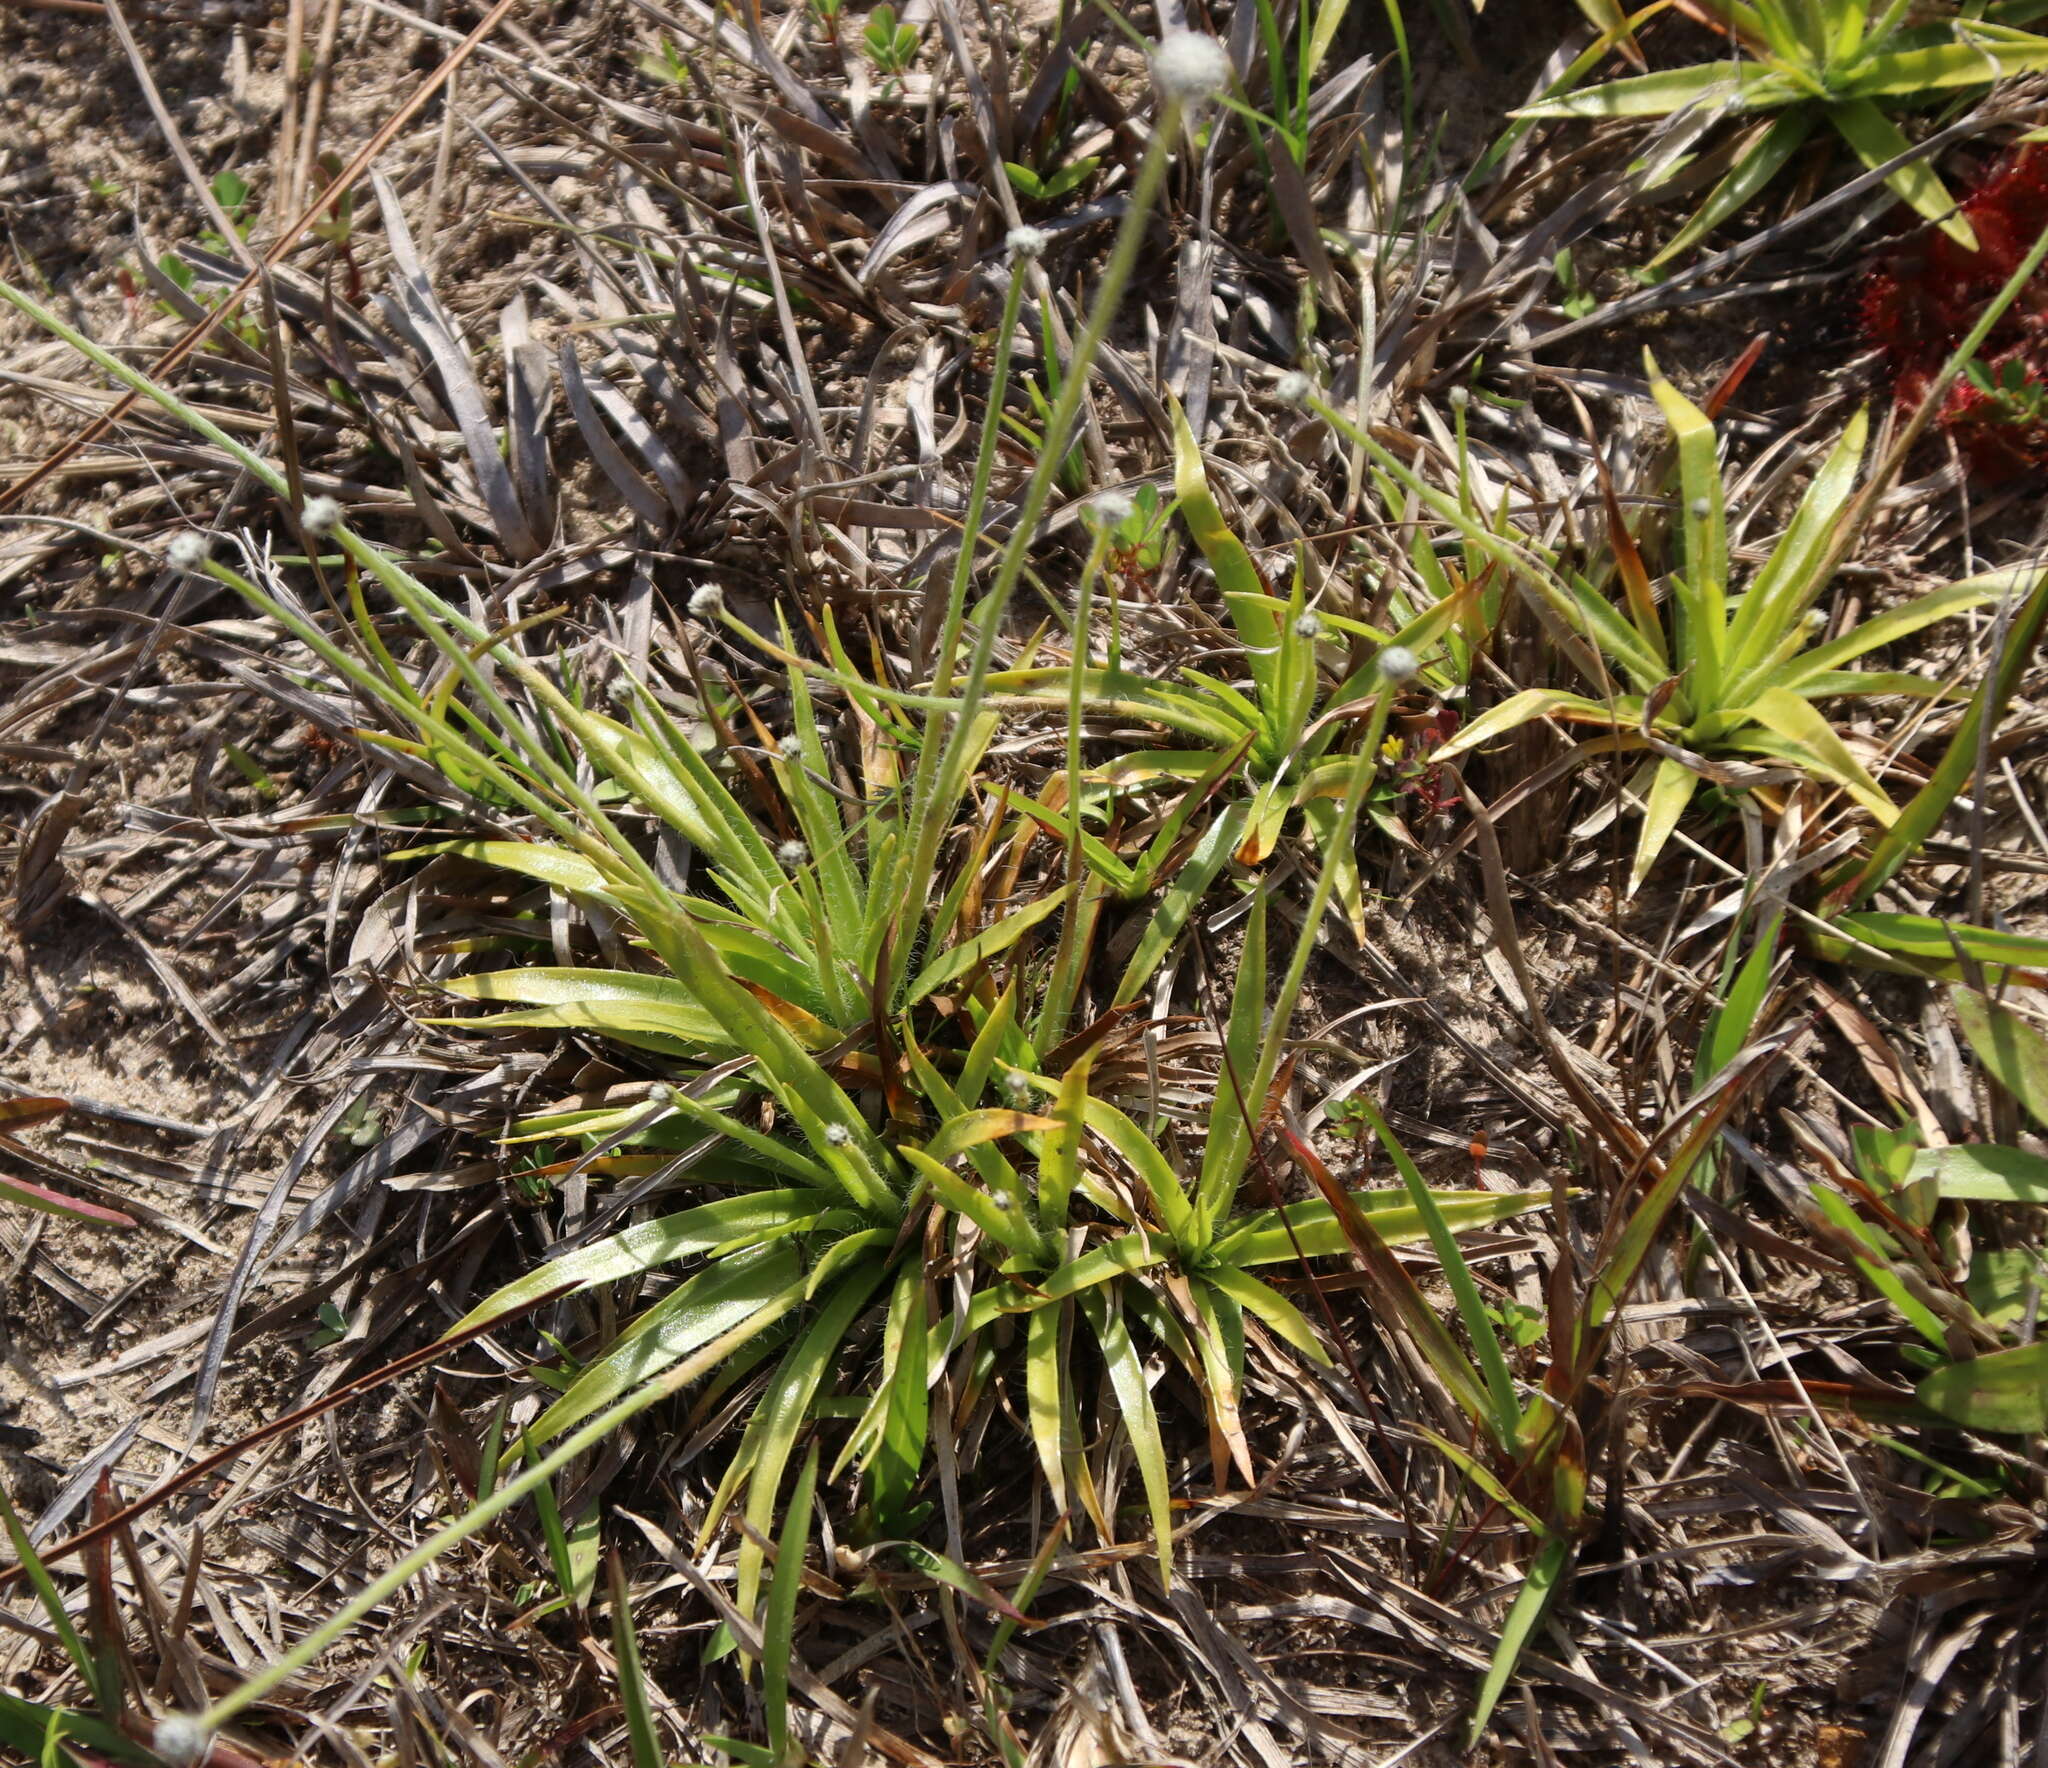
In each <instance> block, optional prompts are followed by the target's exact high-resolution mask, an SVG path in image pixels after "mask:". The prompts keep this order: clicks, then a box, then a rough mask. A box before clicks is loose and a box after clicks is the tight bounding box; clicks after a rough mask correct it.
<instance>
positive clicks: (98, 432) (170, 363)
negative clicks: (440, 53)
mask: <svg viewBox="0 0 2048 1768" xmlns="http://www.w3.org/2000/svg"><path fill="white" fill-rule="evenodd" d="M513 4H514V0H492V3H491V6H490V9H489V10H488V11H487V12H485V14H484V16H483V17H482V18H481V19H479V20H478V21H477V23H476V25H475V26H474V28H473V29H472V30H471V31H470V33H469V35H468V36H467V37H465V38H463V40H462V42H461V43H460V44H459V45H457V46H456V48H454V49H453V50H451V51H450V52H449V53H448V54H447V55H446V56H445V57H444V58H443V59H442V62H441V65H440V66H439V67H437V68H436V69H435V70H434V71H433V72H432V73H431V74H429V75H428V76H427V77H426V79H425V80H423V81H422V82H421V83H420V84H419V86H418V87H417V88H415V89H414V91H413V94H412V96H411V97H410V98H408V99H406V101H405V102H404V103H403V104H401V105H400V106H399V107H398V109H397V110H395V111H394V112H392V114H391V115H390V116H389V117H388V118H386V119H385V121H384V123H383V124H382V126H381V127H379V128H378V130H377V132H376V133H375V134H374V135H372V136H371V137H370V139H369V140H368V141H367V142H366V143H365V144H364V145H363V147H362V148H361V149H360V150H359V151H358V152H357V154H356V155H355V157H354V158H353V159H352V160H350V161H349V163H348V164H347V165H346V166H345V167H344V168H343V169H342V171H341V173H340V175H339V176H338V177H337V178H336V179H335V181H334V184H335V187H337V188H339V189H342V190H346V189H348V188H349V186H351V185H352V184H354V183H355V181H356V180H357V179H358V178H360V177H361V176H362V175H363V173H364V172H365V171H367V170H368V169H369V168H370V166H372V165H373V164H374V163H375V162H376V160H377V157H378V155H380V154H381V153H383V151H384V150H385V148H387V147H388V146H390V144H391V143H392V142H393V141H394V140H395V139H396V138H397V136H398V133H399V131H400V130H401V129H403V128H404V127H405V125H406V124H407V123H409V122H411V121H412V119H413V118H414V117H416V116H417V115H419V113H420V112H421V111H422V110H423V109H424V108H425V107H426V104H427V101H428V100H429V99H431V98H432V97H433V96H434V94H435V93H436V92H438V91H440V89H441V88H442V87H443V86H444V85H445V84H447V82H448V81H449V80H450V79H452V78H453V77H454V75H455V72H456V70H457V69H458V68H460V67H461V66H462V64H463V63H464V62H465V61H467V60H468V59H469V58H470V56H471V55H472V54H474V53H475V51H476V48H477V46H478V45H479V44H480V43H482V42H483V40H484V39H485V38H486V37H488V36H489V35H490V34H491V32H492V31H494V30H496V29H497V27H498V25H499V23H500V22H501V21H502V20H503V19H504V18H505V16H506V14H508V13H509V12H510V11H511V10H512V7H513ZM308 139H309V141H310V140H311V139H312V136H311V134H310V133H309V136H308ZM327 207H328V199H327V198H326V197H325V195H323V196H321V197H320V198H319V199H317V200H316V201H315V202H314V203H313V204H312V205H311V206H310V207H309V208H307V209H306V210H305V211H304V212H303V213H302V214H301V215H300V216H299V217H298V219H297V220H295V221H294V222H293V223H292V225H291V226H290V227H288V228H286V229H285V230H284V232H283V233H281V234H280V235H279V236H278V238H277V240H276V241H275V242H274V243H273V244H272V245H271V246H270V248H269V249H268V250H267V251H265V253H264V254H263V260H262V263H261V265H259V266H258V267H256V268H255V269H252V270H250V271H249V273H248V274H247V275H245V276H244V277H243V278H242V280H241V281H240V282H238V283H237V284H236V285H235V286H234V288H233V289H231V290H230V291H229V292H228V294H227V295H226V296H225V297H224V298H223V299H222V300H221V301H220V302H218V303H217V304H216V305H215V306H214V307H213V308H212V309H211V310H210V311H209V312H208V314H207V316H206V318H205V319H204V320H203V321H201V322H200V323H199V324H198V325H197V326H194V327H193V328H192V329H191V330H189V331H187V332H186V334H185V335H184V336H183V337H182V338H180V339H179V340H178V342H177V343H175V344H173V345H172V346H171V348H170V349H169V350H167V351H165V352H164V354H163V355H162V356H160V357H158V358H157V360H156V362H155V363H154V365H153V366H152V371H151V372H152V373H154V374H155V375H156V376H158V377H159V378H161V377H162V376H164V375H166V374H168V373H169V372H170V371H171V370H172V369H174V368H176V367H177V366H178V364H179V363H181V362H183V361H184V360H185V359H186V358H187V357H188V356H190V355H192V353H193V352H194V351H196V350H197V349H198V348H199V347H200V346H201V345H202V344H204V343H205V342H206V341H207V340H208V339H209V338H211V337H212V336H213V334H214V333H215V332H216V331H217V330H218V329H219V328H220V327H221V326H222V325H223V324H224V323H225V322H226V321H227V320H228V319H229V318H231V317H232V316H233V314H234V311H235V309H236V308H237V307H239V306H240V305H241V303H242V302H243V301H244V300H245V299H247V298H248V296H249V295H250V294H251V293H253V292H254V291H255V289H256V286H257V283H258V279H259V276H260V273H261V271H262V270H264V269H272V268H275V267H276V266H277V265H278V264H281V263H282V262H283V261H284V260H285V259H286V258H287V257H289V256H290V255H291V253H292V252H293V250H295V249H296V248H297V246H298V243H299V241H300V239H301V237H302V236H303V235H304V234H305V232H306V230H307V229H308V228H309V227H311V226H312V225H313V224H314V223H315V222H316V221H318V220H319V219H320V218H321V216H322V215H323V214H325V213H326V210H327ZM140 400H141V395H140V394H138V393H124V394H122V395H121V397H120V398H119V399H117V400H115V401H114V403H113V405H112V406H111V407H109V408H108V410H107V411H106V413H105V414H104V415H103V416H101V417H98V418H95V419H94V420H93V422H91V423H90V424H88V425H87V426H86V427H85V428H84V429H83V430H81V431H80V432H79V433H78V434H77V435H76V436H74V437H72V438H71V440H70V441H68V442H65V443H63V444H62V445H61V446H60V447H58V448H57V449H56V450H54V451H53V452H52V453H51V454H49V455H48V456H46V457H45V458H44V459H43V460H42V461H41V462H40V463H39V464H38V465H37V467H36V468H35V470H34V471H33V472H31V473H30V474H29V475H28V476H27V477H26V478H24V479H21V480H18V481H17V482H16V483H15V484H13V485H11V486H9V487H8V488H7V489H6V490H5V491H0V511H6V510H10V509H13V508H14V507H15V506H16V505H17V504H19V503H20V502H21V501H22V500H23V499H24V498H26V497H28V496H29V495H30V494H31V493H32V492H34V491H35V490H37V489H38V488H39V487H40V486H42V485H43V484H45V483H46V482H47V481H48V480H49V479H50V477H51V476H52V475H53V474H54V473H56V472H57V471H58V469H59V468H61V467H62V466H63V465H64V463H65V462H66V461H68V460H70V459H71V458H72V457H73V456H74V455H76V454H78V453H79V452H80V451H81V450H83V449H87V448H90V447H91V446H92V445H93V444H94V443H95V442H98V441H100V440H102V439H103V438H104V437H106V436H107V435H108V434H110V433H111V432H112V430H113V428H114V426H115V425H116V424H118V423H119V422H120V421H121V420H122V419H123V418H125V417H126V416H127V415H128V414H129V413H130V412H132V411H133V410H134V409H135V407H136V406H137V404H138V403H140Z"/></svg>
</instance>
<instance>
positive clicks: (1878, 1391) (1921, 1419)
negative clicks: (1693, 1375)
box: [1670, 1381, 1940, 1425]
mask: <svg viewBox="0 0 2048 1768" xmlns="http://www.w3.org/2000/svg"><path fill="white" fill-rule="evenodd" d="M1670 1391H1671V1393H1672V1394H1673V1395H1674V1396H1675V1397H1680V1398H1685V1399H1703V1400H1725V1401H1727V1402H1728V1404H1729V1405H1731V1406H1742V1407H1745V1408H1747V1409H1748V1410H1750V1411H1755V1412H1784V1413H1797V1414H1800V1415H1802V1416H1803V1415H1805V1414H1806V1413H1807V1411H1808V1409H1809V1407H1812V1406H1818V1407H1819V1408H1820V1409H1821V1410H1822V1411H1823V1412H1834V1413H1839V1414H1842V1415H1845V1416H1847V1417H1850V1418H1859V1419H1862V1420H1863V1421H1864V1422H1865V1423H1867V1424H1921V1425H1927V1424H1934V1423H1938V1422H1940V1419H1939V1416H1938V1414H1936V1413H1934V1412H1932V1411H1930V1410H1929V1409H1928V1408H1927V1407H1925V1406H1923V1405H1921V1404H1920V1402H1919V1401H1918V1400H1916V1399H1914V1398H1913V1397H1912V1396H1911V1395H1910V1394H1903V1393H1900V1392H1898V1391H1897V1390H1896V1389H1894V1388H1889V1387H1879V1386H1876V1385H1875V1384H1873V1383H1868V1382H1849V1381H1800V1382H1791V1381H1737V1382H1729V1381H1683V1382H1680V1383H1679V1384H1678V1385H1677V1386H1676V1387H1674V1388H1672V1389H1671V1390H1670Z"/></svg>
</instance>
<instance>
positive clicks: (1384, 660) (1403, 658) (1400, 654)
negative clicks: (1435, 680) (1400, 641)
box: [1379, 645, 1422, 682]
mask: <svg viewBox="0 0 2048 1768" xmlns="http://www.w3.org/2000/svg"><path fill="white" fill-rule="evenodd" d="M1379 664H1380V674H1381V675H1383V676H1384V677H1385V678H1386V679H1387V680H1388V681H1393V682H1402V681H1413V680H1414V679H1415V677H1416V676H1417V675H1418V674H1419V673H1420V672H1421V670H1422V660H1421V659H1420V658H1419V657H1417V656H1416V655H1415V653H1414V652H1413V651H1411V650H1410V649H1409V648H1408V647H1407V646H1406V645H1389V646H1387V648H1386V649H1385V650H1384V651H1382V652H1380V656H1379Z"/></svg>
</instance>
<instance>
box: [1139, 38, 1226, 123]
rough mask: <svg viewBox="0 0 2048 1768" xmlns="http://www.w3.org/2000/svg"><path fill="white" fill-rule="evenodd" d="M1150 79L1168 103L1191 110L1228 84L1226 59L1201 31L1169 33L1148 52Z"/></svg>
mask: <svg viewBox="0 0 2048 1768" xmlns="http://www.w3.org/2000/svg"><path fill="white" fill-rule="evenodd" d="M1152 80H1153V83H1154V84H1155V85H1156V86H1158V88H1159V92H1160V96H1161V97H1163V98H1164V99H1165V100H1166V101H1167V102H1168V103H1169V104H1178V105H1183V106H1185V107H1187V108H1189V109H1193V108H1194V107H1195V106H1197V105H1201V104H1206V103H1208V101H1209V100H1210V99H1212V98H1214V97H1216V96H1217V95H1218V94H1219V93H1221V92H1222V91H1223V90H1224V89H1225V88H1226V87H1227V86H1228V85H1229V84H1230V56H1229V54H1228V53H1227V52H1226V51H1225V49H1224V47H1223V45H1222V44H1221V43H1219V42H1217V40H1216V39H1215V38H1214V37H1211V36H1209V35H1208V34H1207V33H1206V32H1204V31H1169V32H1168V33H1167V34H1166V37H1165V40H1164V41H1162V42H1161V43H1160V45H1159V47H1158V48H1157V49H1155V50H1153V51H1152Z"/></svg>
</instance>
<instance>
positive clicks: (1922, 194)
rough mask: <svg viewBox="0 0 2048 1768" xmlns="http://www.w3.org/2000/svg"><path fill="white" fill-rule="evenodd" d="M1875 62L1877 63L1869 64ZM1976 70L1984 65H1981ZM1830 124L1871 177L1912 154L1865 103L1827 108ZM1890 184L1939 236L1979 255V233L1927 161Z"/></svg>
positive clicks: (1900, 134)
mask: <svg viewBox="0 0 2048 1768" xmlns="http://www.w3.org/2000/svg"><path fill="white" fill-rule="evenodd" d="M1873 59H1876V58H1873ZM1978 65H1979V66H1980V67H1981V66H1982V65H1983V64H1982V62H1981V61H1980V62H1979V64H1978ZM1828 121H1829V122H1831V123H1833V124H1834V126H1835V130H1836V132H1837V133H1838V134H1839V135H1840V136H1841V137H1842V139H1843V140H1844V141H1846V142H1847V143H1848V144H1849V147H1850V150H1851V151H1852V152H1853V153H1854V154H1855V155H1856V157H1857V158H1858V159H1859V160H1861V161H1862V162H1863V163H1864V165H1866V166H1868V167H1869V168H1870V169H1871V170H1872V171H1873V172H1874V171H1876V170H1877V168H1878V167H1879V166H1882V165H1885V164H1886V163H1887V162H1889V161H1891V160H1895V159H1897V158H1898V157H1899V156H1900V155H1901V154H1903V153H1907V152H1909V151H1910V150H1911V148H1912V145H1913V144H1912V143H1911V142H1910V141H1908V140H1907V139H1906V137H1905V133H1904V131H1902V130H1901V129H1900V128H1899V126H1898V124H1896V123H1894V122H1893V121H1892V120H1891V118H1890V117H1888V116H1886V115H1885V114H1884V112H1883V111H1881V110H1879V109H1878V108H1877V106H1876V105H1875V104H1874V103H1872V102H1871V100H1870V99H1868V98H1848V99H1843V100H1841V101H1840V102H1838V103H1835V104H1831V105H1829V106H1828ZM1885 183H1886V184H1888V185H1889V186H1890V187H1891V189H1892V191H1893V192H1894V194H1896V195H1897V196H1898V197H1899V198H1900V200H1901V201H1903V202H1904V203H1905V204H1906V206H1907V207H1908V208H1910V209H1912V210H1913V212H1914V213H1915V214H1918V215H1924V216H1925V217H1926V218H1927V219H1928V220H1930V221H1935V222H1939V223H1940V225H1941V230H1942V232H1943V233H1945V234H1947V235H1948V236H1949V238H1950V239H1952V240H1954V241H1955V242H1956V244H1957V245H1959V246H1961V247H1962V248H1963V250H1964V251H1966V252H1974V251H1975V250H1976V249H1977V232H1976V229H1975V228H1973V227H1972V226H1971V225H1970V223H1969V220H1968V219H1967V217H1965V216H1963V215H1962V214H1960V213H1959V212H1958V211H1957V209H1956V199H1955V198H1954V197H1953V196H1951V195H1950V194H1949V189H1948V186H1947V185H1945V184H1943V183H1942V181H1941V176H1940V174H1939V173H1937V172H1936V171H1935V169H1934V168H1933V166H1931V165H1930V164H1929V163H1928V162H1927V161H1926V160H1925V159H1917V160H1909V161H1908V162H1907V163H1906V164H1905V165H1903V166H1900V167H1899V168H1898V169H1897V170H1896V171H1893V172H1890V173H1887V174H1886V176H1885Z"/></svg>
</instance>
